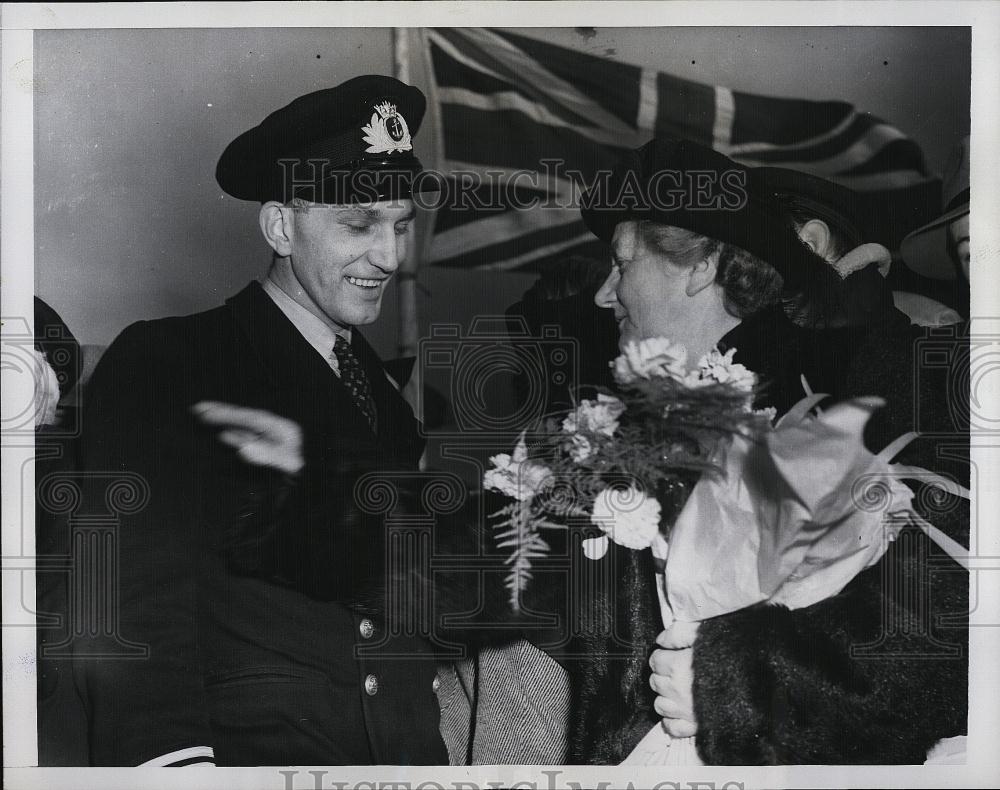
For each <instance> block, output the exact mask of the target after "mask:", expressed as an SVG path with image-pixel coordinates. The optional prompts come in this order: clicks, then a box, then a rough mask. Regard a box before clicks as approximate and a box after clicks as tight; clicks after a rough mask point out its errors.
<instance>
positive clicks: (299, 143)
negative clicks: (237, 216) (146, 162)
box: [215, 75, 437, 204]
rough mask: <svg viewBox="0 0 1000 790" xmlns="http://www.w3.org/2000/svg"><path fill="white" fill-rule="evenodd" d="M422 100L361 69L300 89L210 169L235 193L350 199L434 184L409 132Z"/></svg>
mask: <svg viewBox="0 0 1000 790" xmlns="http://www.w3.org/2000/svg"><path fill="white" fill-rule="evenodd" d="M426 106H427V102H426V100H425V99H424V95H423V93H421V92H420V90H418V89H417V88H414V87H413V86H412V85H407V84H405V83H403V82H400V81H399V80H397V79H393V78H392V77H384V76H379V75H365V76H361V77H355V78H354V79H351V80H348V81H347V82H345V83H343V84H341V85H338V86H337V87H335V88H326V89H324V90H319V91H315V92H313V93H308V94H306V95H305V96H300V97H299V98H297V99H296V100H295V101H293V102H291V104H288V105H286V106H285V107H282V108H281V109H280V110H275V111H274V112H273V113H271V114H270V115H268V116H267V117H266V118H265V119H264V120H263V121H261V122H260V124H258V125H257V126H255V127H254V128H252V129H250V130H249V131H247V132H244V133H243V134H241V135H240V136H239V137H237V138H236V139H235V140H233V141H232V142H231V143H230V144H229V145H228V146H227V147H226V150H225V151H224V152H223V154H222V157H221V158H220V159H219V164H218V166H217V167H216V170H215V177H216V180H217V181H218V182H219V186H221V187H222V188H223V189H224V190H225V191H226V192H228V193H229V194H230V195H232V196H233V197H236V198H240V199H241V200H257V201H260V202H262V203H263V202H266V201H268V200H277V201H280V202H282V203H285V202H288V201H289V200H291V199H292V198H296V197H297V198H302V199H304V200H308V201H310V202H315V203H335V204H344V203H353V202H359V201H362V202H367V201H375V200H385V199H389V198H393V197H405V196H407V195H408V194H410V193H411V192H413V191H418V190H424V189H436V188H437V187H436V185H435V184H434V182H433V181H432V180H431V179H430V178H425V177H423V176H421V175H420V173H421V170H422V167H421V164H420V160H419V159H418V158H417V157H416V155H415V153H414V151H413V137H414V136H415V135H416V133H417V131H418V130H419V128H420V122H421V121H422V120H423V117H424V111H425V109H426Z"/></svg>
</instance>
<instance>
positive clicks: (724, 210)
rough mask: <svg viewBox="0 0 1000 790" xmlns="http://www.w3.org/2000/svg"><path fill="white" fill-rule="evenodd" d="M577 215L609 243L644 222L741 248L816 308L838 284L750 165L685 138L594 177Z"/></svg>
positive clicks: (657, 144)
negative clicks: (627, 225) (618, 230)
mask: <svg viewBox="0 0 1000 790" xmlns="http://www.w3.org/2000/svg"><path fill="white" fill-rule="evenodd" d="M581 213H582V214H583V220H584V222H585V223H586V225H587V227H588V228H589V229H590V230H591V232H592V233H594V235H596V236H597V237H598V238H600V239H603V240H605V241H607V242H610V241H611V238H612V236H613V235H614V230H615V226H617V225H618V223H620V222H624V221H626V220H650V221H653V222H657V223H661V224H663V225H673V226H675V227H679V228H685V229H686V230H690V231H694V232H695V233H700V234H702V235H703V236H708V237H710V238H713V239H717V240H719V241H723V242H726V243H727V244H732V245H734V246H736V247H740V248H741V249H743V250H746V251H747V252H749V253H751V254H753V255H755V256H757V257H758V258H760V259H761V260H763V261H765V262H766V263H769V264H770V265H771V266H773V267H774V268H775V269H776V270H777V271H778V272H779V274H781V276H782V279H783V280H784V284H785V291H786V297H788V298H799V299H801V298H803V297H805V298H806V299H807V300H808V301H811V302H812V304H813V305H814V306H816V307H819V306H820V305H821V303H822V302H824V301H826V300H827V297H828V296H830V295H832V294H834V293H835V292H836V291H837V290H838V288H839V285H840V278H839V277H838V275H837V274H836V272H835V271H834V270H833V269H832V268H831V267H830V266H829V265H828V264H827V263H826V261H824V260H823V259H822V258H820V257H819V256H817V255H815V254H814V253H813V252H812V251H811V250H810V249H809V248H808V247H807V246H806V245H805V244H803V243H802V241H801V240H800V239H799V237H798V235H797V234H796V232H795V229H794V228H793V227H792V226H791V225H790V224H789V222H788V220H787V218H786V215H785V213H784V211H783V210H782V208H781V206H780V205H779V204H778V203H777V202H776V201H775V200H773V199H772V198H771V197H769V196H768V194H767V191H766V190H765V189H762V188H761V183H760V181H759V179H754V178H753V177H752V175H751V172H750V168H748V167H746V166H744V165H741V164H739V163H737V162H734V161H733V160H732V159H730V158H729V157H727V156H725V155H724V154H721V153H719V152H718V151H715V150H713V149H711V148H708V147H706V146H703V145H699V144H698V143H695V142H692V141H690V140H676V139H671V138H663V137H660V138H656V139H654V140H651V141H650V142H649V143H647V144H646V145H644V146H642V147H641V148H638V149H636V150H635V151H632V152H630V153H629V154H628V155H627V156H626V157H625V159H624V160H623V161H622V162H621V163H620V164H619V165H618V167H616V168H615V170H614V171H613V173H612V174H611V176H610V178H603V179H601V178H598V179H597V180H596V181H595V184H594V186H593V187H592V188H591V189H590V190H588V191H587V193H586V194H585V195H584V196H583V199H582V200H581ZM829 309H830V306H825V307H823V309H822V310H821V311H820V312H825V313H828V312H829ZM823 322H824V321H823V320H822V319H820V320H819V323H823Z"/></svg>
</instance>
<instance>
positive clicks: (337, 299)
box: [283, 200, 414, 327]
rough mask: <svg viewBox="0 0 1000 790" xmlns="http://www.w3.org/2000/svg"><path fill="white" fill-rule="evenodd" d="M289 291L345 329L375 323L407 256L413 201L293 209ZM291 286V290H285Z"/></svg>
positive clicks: (306, 205) (309, 308)
mask: <svg viewBox="0 0 1000 790" xmlns="http://www.w3.org/2000/svg"><path fill="white" fill-rule="evenodd" d="M291 210H292V212H293V213H292V227H291V232H290V234H289V239H290V243H291V254H290V255H289V256H288V260H287V261H285V262H284V264H285V266H287V267H288V269H286V270H285V272H286V274H290V275H291V277H290V278H287V279H293V282H290V283H288V282H286V283H283V286H287V285H291V286H292V288H293V289H296V290H297V291H298V293H292V294H290V295H291V296H292V298H294V299H295V300H296V301H298V302H299V303H300V304H302V305H303V306H304V307H305V308H306V309H308V310H309V311H310V312H312V313H314V314H315V315H317V316H319V317H320V318H323V319H325V320H328V321H330V322H332V323H334V324H337V325H338V326H341V327H351V326H360V325H363V324H370V323H372V322H373V321H374V320H375V319H376V318H378V315H379V312H380V310H381V309H382V297H383V295H384V294H385V289H386V286H387V285H388V283H389V278H390V277H392V275H393V274H395V273H396V270H397V269H398V268H399V264H400V262H401V261H402V260H403V258H404V257H405V255H406V232H407V229H408V227H409V224H410V222H412V221H413V216H414V210H413V202H412V201H411V200H395V201H382V202H379V203H372V204H368V205H365V206H353V205H347V206H331V205H326V204H322V203H303V204H301V205H297V206H296V207H294V208H292V209H291ZM286 290H287V288H286Z"/></svg>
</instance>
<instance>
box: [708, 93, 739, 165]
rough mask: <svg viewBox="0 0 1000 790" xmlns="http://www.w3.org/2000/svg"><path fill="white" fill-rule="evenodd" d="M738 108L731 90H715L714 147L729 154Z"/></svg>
mask: <svg viewBox="0 0 1000 790" xmlns="http://www.w3.org/2000/svg"><path fill="white" fill-rule="evenodd" d="M735 112H736V106H735V103H734V99H733V92H732V91H731V90H729V88H716V89H715V123H714V125H713V126H712V147H713V148H715V150H716V151H721V152H722V153H728V151H729V149H730V148H731V146H732V140H733V123H734V121H735Z"/></svg>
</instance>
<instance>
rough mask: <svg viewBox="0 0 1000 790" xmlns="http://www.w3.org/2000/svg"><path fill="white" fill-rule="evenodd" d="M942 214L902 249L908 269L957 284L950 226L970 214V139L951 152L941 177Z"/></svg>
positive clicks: (920, 229) (919, 229)
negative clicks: (949, 237) (950, 241)
mask: <svg viewBox="0 0 1000 790" xmlns="http://www.w3.org/2000/svg"><path fill="white" fill-rule="evenodd" d="M941 190H942V204H943V207H942V214H941V216H939V217H937V218H936V219H934V220H932V221H931V222H928V223H927V224H926V225H924V226H923V227H920V228H917V229H916V230H915V231H913V232H912V233H910V234H909V235H908V236H907V237H906V238H905V239H903V243H902V245H901V247H900V253H901V254H902V256H903V260H904V261H905V262H906V266H907V268H909V269H910V270H911V271H914V272H916V273H917V274H921V275H923V276H924V277H931V278H933V279H935V280H954V279H955V278H956V277H957V276H958V275H957V269H956V267H955V264H954V262H953V261H952V260H951V256H950V255H949V254H948V225H949V224H951V223H952V222H953V221H954V220H956V219H958V218H959V217H962V216H964V215H966V214H968V213H969V138H968V137H966V138H965V139H964V140H962V141H961V142H960V143H959V144H958V145H957V146H956V147H955V148H954V149H953V150H952V152H951V156H950V158H949V159H948V164H947V165H946V166H945V170H944V175H943V177H942V184H941Z"/></svg>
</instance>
